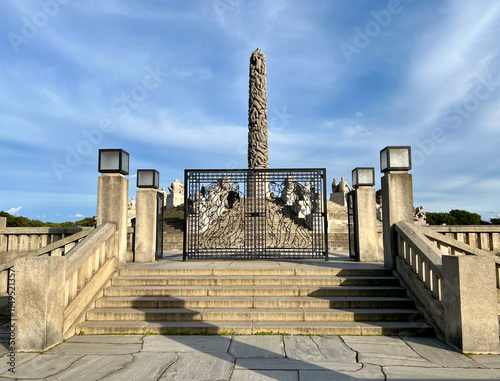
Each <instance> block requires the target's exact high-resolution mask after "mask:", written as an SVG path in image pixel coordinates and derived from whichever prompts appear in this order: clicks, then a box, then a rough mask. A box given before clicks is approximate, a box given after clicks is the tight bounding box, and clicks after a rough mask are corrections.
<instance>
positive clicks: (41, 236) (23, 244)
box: [0, 227, 93, 262]
mask: <svg viewBox="0 0 500 381" xmlns="http://www.w3.org/2000/svg"><path fill="white" fill-rule="evenodd" d="M92 229H93V227H88V228H87V227H85V228H82V227H74V228H59V227H57V228H49V227H41V228H36V227H16V228H4V229H0V254H3V256H4V257H5V253H9V254H12V253H21V254H24V253H28V252H30V251H35V250H38V249H41V248H44V247H45V246H47V245H50V244H52V243H54V242H57V241H59V240H61V239H64V238H66V237H69V236H72V235H74V234H76V233H79V232H87V234H88V233H89V232H90V231H92ZM13 255H14V256H15V254H13ZM2 259H3V258H2ZM4 262H5V261H4Z"/></svg>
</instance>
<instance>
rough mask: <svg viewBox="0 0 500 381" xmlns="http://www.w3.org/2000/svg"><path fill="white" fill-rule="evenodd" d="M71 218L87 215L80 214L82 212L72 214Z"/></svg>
mask: <svg viewBox="0 0 500 381" xmlns="http://www.w3.org/2000/svg"><path fill="white" fill-rule="evenodd" d="M70 217H71V218H85V216H84V215H83V214H80V213H76V214H75V215H74V216H72V215H71V216H70Z"/></svg>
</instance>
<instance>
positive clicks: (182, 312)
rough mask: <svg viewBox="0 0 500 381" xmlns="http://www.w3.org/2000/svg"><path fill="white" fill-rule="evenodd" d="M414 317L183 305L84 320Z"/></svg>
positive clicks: (410, 313) (106, 311)
mask: <svg viewBox="0 0 500 381" xmlns="http://www.w3.org/2000/svg"><path fill="white" fill-rule="evenodd" d="M410 319H411V320H412V321H416V320H421V319H422V314H421V313H420V312H419V311H417V310H414V309H373V308H372V309H306V310H303V309H301V308H296V309H271V308H267V309H261V308H246V309H245V308H241V309H240V308H232V309H226V308H224V309H217V308H205V309H198V310H195V309H186V308H141V309H135V308H95V309H93V310H91V311H89V312H87V320H94V321H97V320H117V321H123V320H135V321H140V320H146V321H194V320H203V321H207V320H208V321H252V322H256V321H277V322H280V321H290V322H300V321H306V322H307V321H328V322H330V321H331V322H333V321H342V322H347V321H409V320H410Z"/></svg>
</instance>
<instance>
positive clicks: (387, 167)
mask: <svg viewBox="0 0 500 381" xmlns="http://www.w3.org/2000/svg"><path fill="white" fill-rule="evenodd" d="M410 169H411V147H410V146H389V147H385V148H384V149H383V150H382V151H380V172H389V171H409V170H410Z"/></svg>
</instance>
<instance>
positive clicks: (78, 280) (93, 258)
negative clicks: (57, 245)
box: [10, 223, 118, 351]
mask: <svg viewBox="0 0 500 381" xmlns="http://www.w3.org/2000/svg"><path fill="white" fill-rule="evenodd" d="M117 239H118V238H117V229H116V225H115V224H110V223H107V224H103V225H100V226H99V227H97V228H96V229H94V230H93V231H91V232H90V234H88V235H87V236H86V237H85V238H83V239H82V240H81V241H80V242H78V243H77V244H76V246H74V248H73V249H72V250H70V251H69V252H68V253H67V254H66V255H64V254H61V256H59V255H53V256H48V255H40V256H32V255H28V256H24V257H21V258H17V259H16V260H15V265H14V267H13V268H11V269H10V270H11V271H12V273H13V274H14V277H15V282H16V283H15V284H16V295H17V297H16V305H15V318H16V320H17V325H16V342H17V348H19V350H28V351H30V350H35V351H40V350H46V349H47V348H49V347H51V346H53V345H55V344H57V343H59V342H61V341H62V340H63V338H67V337H70V336H72V335H73V334H74V333H75V332H74V330H75V326H76V325H77V324H78V323H80V322H81V321H82V320H84V319H85V313H86V311H87V310H89V309H90V308H92V306H93V303H94V302H95V300H96V299H97V298H98V297H99V296H101V295H102V293H103V289H104V287H105V286H106V285H107V284H108V282H109V281H110V279H111V277H112V275H113V274H114V273H115V271H116V270H117V268H118V255H117V250H116V240H117ZM49 250H50V249H49ZM48 253H50V251H49V252H48ZM21 317H22V318H21Z"/></svg>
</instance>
